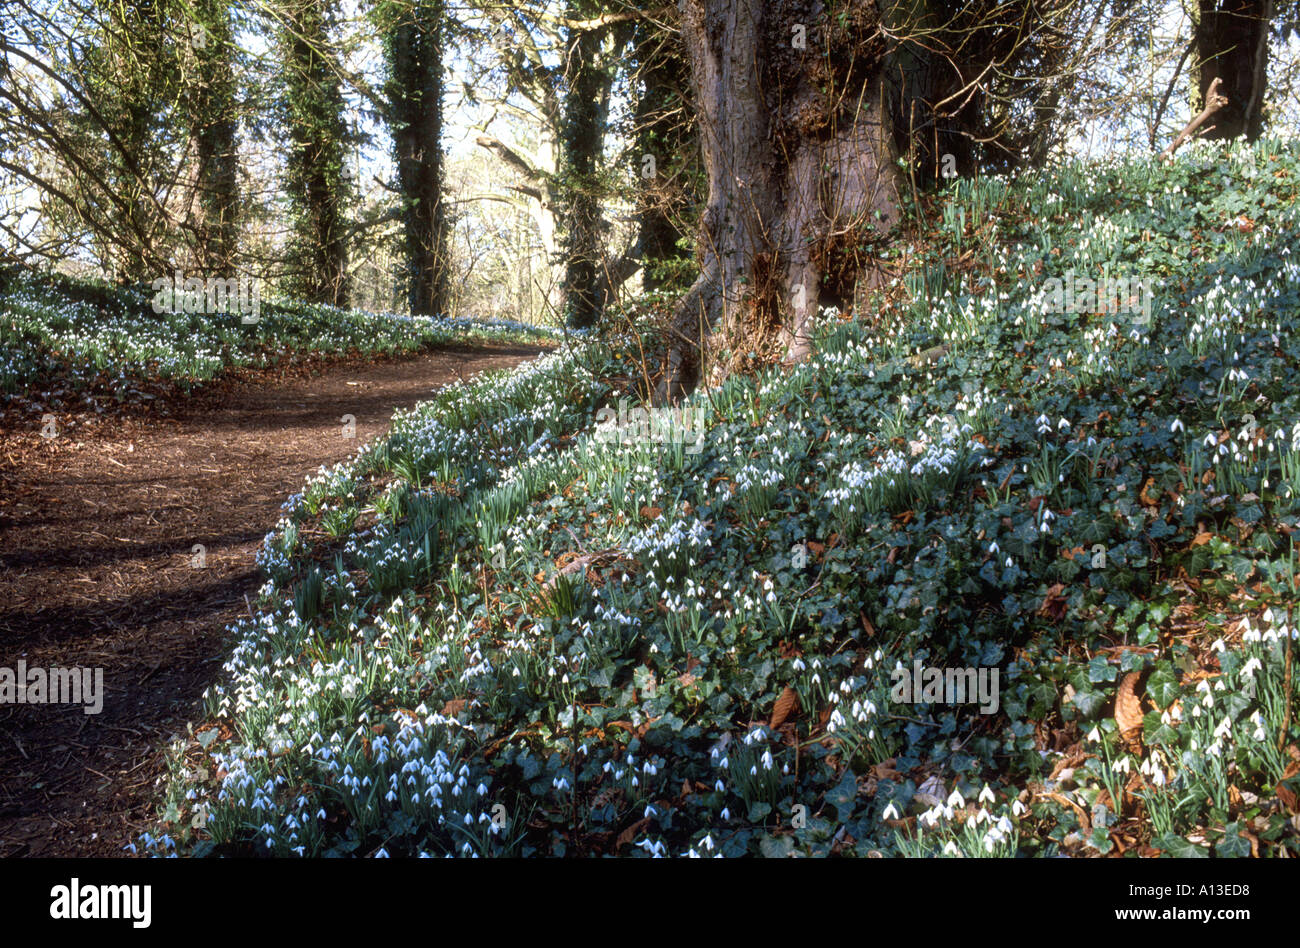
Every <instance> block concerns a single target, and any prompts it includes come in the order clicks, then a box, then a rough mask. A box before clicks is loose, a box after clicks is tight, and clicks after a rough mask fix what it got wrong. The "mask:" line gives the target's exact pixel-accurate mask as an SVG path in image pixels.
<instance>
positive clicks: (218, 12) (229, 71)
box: [191, 0, 240, 277]
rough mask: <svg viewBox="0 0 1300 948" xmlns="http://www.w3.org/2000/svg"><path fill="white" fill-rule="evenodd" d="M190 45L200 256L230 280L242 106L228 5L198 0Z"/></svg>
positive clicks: (235, 245)
mask: <svg viewBox="0 0 1300 948" xmlns="http://www.w3.org/2000/svg"><path fill="white" fill-rule="evenodd" d="M194 15H195V30H194V33H193V36H192V39H191V42H192V45H193V46H194V55H195V60H196V65H197V68H196V71H195V81H194V85H193V88H192V92H191V98H192V108H193V114H194V142H195V153H196V155H197V164H198V167H197V169H196V178H197V190H198V199H199V207H200V211H201V216H200V220H199V224H198V228H197V231H198V252H197V256H198V258H199V260H200V261H201V264H202V266H203V267H204V268H205V269H206V270H207V271H208V272H209V273H211V274H217V275H221V276H224V277H229V276H230V275H231V273H232V272H233V269H234V263H235V255H236V251H237V249H238V243H239V213H240V196H239V152H238V141H237V134H238V128H239V104H238V102H237V99H236V82H235V69H234V62H233V54H234V48H235V47H234V42H233V36H232V29H231V17H230V4H229V2H228V0H198V2H196V3H195V4H194Z"/></svg>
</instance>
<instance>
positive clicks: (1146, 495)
mask: <svg viewBox="0 0 1300 948" xmlns="http://www.w3.org/2000/svg"><path fill="white" fill-rule="evenodd" d="M1155 485H1156V479H1155V478H1154V477H1148V478H1147V482H1146V483H1145V484H1143V485H1142V489H1141V490H1140V491H1138V498H1139V499H1140V500H1141V501H1142V503H1144V504H1146V505H1147V506H1148V507H1155V506H1156V505H1157V504H1159V503H1160V492H1159V491H1156V492H1155V493H1154V494H1152V493H1151V488H1153V487H1155Z"/></svg>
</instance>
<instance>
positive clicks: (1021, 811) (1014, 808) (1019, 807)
mask: <svg viewBox="0 0 1300 948" xmlns="http://www.w3.org/2000/svg"><path fill="white" fill-rule="evenodd" d="M1011 812H1012V813H1013V814H1014V815H1015V816H1024V815H1025V814H1026V813H1028V812H1029V807H1027V806H1025V805H1024V804H1023V803H1021V802H1020V801H1019V800H1016V801H1015V802H1014V803H1012V804H1011Z"/></svg>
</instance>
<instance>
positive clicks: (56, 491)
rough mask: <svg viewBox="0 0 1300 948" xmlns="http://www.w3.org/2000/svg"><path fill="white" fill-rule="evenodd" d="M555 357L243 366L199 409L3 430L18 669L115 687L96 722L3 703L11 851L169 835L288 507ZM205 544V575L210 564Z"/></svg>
mask: <svg viewBox="0 0 1300 948" xmlns="http://www.w3.org/2000/svg"><path fill="white" fill-rule="evenodd" d="M541 351H542V350H540V349H538V348H535V347H529V346H498V347H455V346H453V347H442V348H439V349H436V350H431V351H427V352H424V353H421V354H419V355H416V356H406V357H396V358H393V359H389V360H384V361H379V362H376V361H375V360H374V359H373V358H365V359H362V358H357V359H354V360H336V361H332V362H319V361H318V362H315V363H308V364H306V365H300V366H297V367H295V368H292V369H288V370H269V371H258V372H244V373H240V374H239V376H238V377H232V378H227V379H225V380H224V381H220V382H217V383H213V384H211V385H208V386H206V387H204V388H203V389H201V390H199V391H197V392H195V393H194V394H193V395H191V396H189V397H184V398H179V397H160V398H155V399H154V400H152V401H149V402H147V403H145V404H143V405H141V404H134V405H133V404H130V403H128V406H127V407H126V409H125V410H119V409H118V408H117V406H114V408H113V410H111V411H105V412H103V413H95V412H86V411H83V412H82V413H81V414H80V416H78V415H75V414H59V415H58V416H57V417H59V418H60V419H61V424H64V425H66V427H65V428H64V429H63V430H62V431H61V432H60V433H59V435H58V436H57V437H55V438H53V439H45V438H42V437H41V435H40V431H39V429H40V425H39V422H34V421H33V419H37V418H39V417H40V412H41V411H42V410H49V409H51V408H54V407H55V406H53V405H41V404H39V403H37V402H34V401H33V402H29V403H28V404H27V405H26V406H24V405H21V404H19V405H18V406H17V409H15V407H14V406H12V405H11V406H10V408H9V410H8V411H7V412H6V413H5V414H7V415H8V416H9V417H6V418H3V419H2V420H3V422H4V423H3V424H0V589H2V590H3V593H2V594H0V666H6V667H10V668H14V667H15V666H16V665H17V662H18V661H19V660H20V659H25V660H26V662H27V664H28V666H29V667H44V668H48V667H51V666H60V667H65V668H66V667H71V666H81V667H92V668H96V667H97V668H102V669H103V670H104V692H105V695H104V704H103V710H102V712H101V713H99V714H92V715H88V714H85V713H84V711H83V707H82V705H55V704H44V705H16V704H6V705H0V857H7V856H113V855H122V854H123V847H124V846H125V845H126V844H127V843H128V842H130V841H132V840H133V839H134V838H135V837H136V835H137V834H138V833H139V832H140V831H141V830H144V829H146V828H148V827H149V826H150V825H152V820H153V819H154V817H155V816H156V814H155V812H154V807H155V806H156V799H155V796H154V792H153V791H154V784H155V781H156V780H157V778H158V777H159V776H160V775H161V774H162V773H163V767H164V754H163V750H164V747H165V745H166V743H167V741H168V739H169V738H170V737H172V736H173V735H175V734H177V733H180V732H182V731H183V729H184V727H185V722H186V721H188V720H191V719H192V718H193V717H194V715H195V712H196V711H197V710H198V707H199V705H198V701H199V698H200V696H201V695H202V693H203V691H204V689H205V688H206V687H207V686H208V685H209V684H210V683H211V682H212V681H213V680H214V679H215V678H216V676H217V675H218V674H219V672H220V669H221V665H222V662H223V661H224V656H225V652H226V648H227V646H228V635H227V633H226V631H225V629H226V627H227V625H229V624H230V623H231V622H233V621H234V620H235V619H236V618H238V617H239V616H240V615H241V614H244V613H246V612H247V608H248V607H247V605H246V603H245V594H247V595H248V596H250V597H251V596H252V595H253V593H254V592H255V590H256V589H257V587H258V585H259V584H260V581H259V575H258V572H257V567H256V565H255V556H256V553H257V550H258V548H259V547H260V545H261V542H262V538H263V537H264V536H265V535H266V533H267V532H268V531H269V530H270V529H271V528H272V527H273V526H274V524H275V522H276V520H277V519H278V517H279V513H280V505H281V504H282V503H283V502H284V501H285V500H286V499H287V498H288V496H289V495H290V494H292V493H294V492H296V491H298V490H299V489H300V488H301V486H302V483H303V480H304V479H305V478H306V477H307V476H309V475H311V474H313V473H315V471H316V469H317V468H318V467H319V466H320V465H322V464H334V463H335V462H338V461H340V460H343V459H344V458H346V457H348V456H349V455H351V454H352V453H353V452H354V451H355V450H356V449H357V447H358V446H360V445H361V444H363V443H364V442H365V441H367V440H369V439H371V438H373V437H374V436H376V435H378V434H380V433H381V432H382V431H383V430H384V429H385V428H386V427H387V425H388V421H389V418H390V416H391V414H392V412H393V410H394V409H396V408H408V407H410V406H411V405H414V404H415V403H416V402H418V401H420V400H422V399H424V398H427V397H428V395H429V393H430V391H431V389H433V388H435V387H436V386H440V385H444V384H446V383H449V382H453V381H455V380H456V379H457V378H458V377H463V376H469V375H472V374H475V373H478V372H481V371H484V370H487V369H497V368H503V367H509V366H513V365H515V364H517V363H519V362H520V361H523V360H524V359H526V358H529V357H532V356H535V355H537V354H538V353H539V352H541ZM24 408H27V409H30V410H23V409H24ZM345 414H350V415H353V416H355V419H356V438H355V440H353V439H348V438H345V437H344V436H343V426H342V423H341V422H340V418H341V416H343V415H345ZM63 419H66V421H63ZM199 543H201V544H203V545H204V547H205V548H206V566H205V567H204V568H202V569H198V568H195V567H194V566H192V565H191V557H192V555H193V554H192V553H191V549H192V547H193V546H194V544H199Z"/></svg>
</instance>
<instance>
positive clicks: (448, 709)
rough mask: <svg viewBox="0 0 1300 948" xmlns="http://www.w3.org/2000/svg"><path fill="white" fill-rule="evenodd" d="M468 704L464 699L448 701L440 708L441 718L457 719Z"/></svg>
mask: <svg viewBox="0 0 1300 948" xmlns="http://www.w3.org/2000/svg"><path fill="white" fill-rule="evenodd" d="M468 703H469V702H468V701H466V700H465V699H464V698H453V699H452V700H451V701H448V702H447V703H446V704H444V705H443V706H442V716H443V717H444V718H454V717H457V716H459V715H460V713H461V712H462V711H464V710H465V706H466V705H467V704H468Z"/></svg>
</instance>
